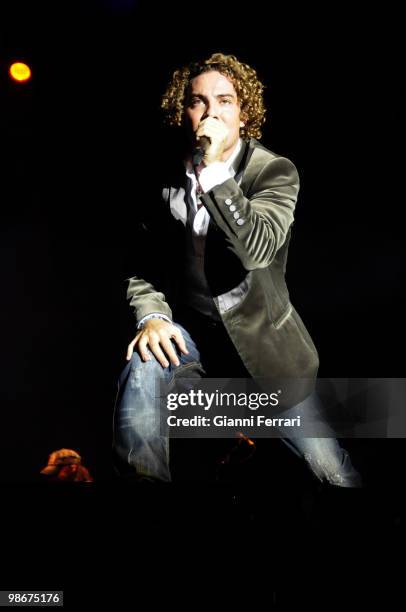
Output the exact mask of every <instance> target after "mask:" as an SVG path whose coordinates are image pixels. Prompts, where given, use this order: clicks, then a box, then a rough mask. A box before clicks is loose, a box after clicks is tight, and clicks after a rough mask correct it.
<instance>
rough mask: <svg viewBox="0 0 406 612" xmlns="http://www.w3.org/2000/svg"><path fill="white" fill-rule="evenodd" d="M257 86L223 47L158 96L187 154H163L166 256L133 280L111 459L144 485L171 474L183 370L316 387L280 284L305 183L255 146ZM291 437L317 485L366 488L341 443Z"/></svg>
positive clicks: (308, 410) (310, 408)
mask: <svg viewBox="0 0 406 612" xmlns="http://www.w3.org/2000/svg"><path fill="white" fill-rule="evenodd" d="M262 92H263V85H262V83H261V82H260V81H259V79H258V77H257V74H256V71H255V70H254V69H253V68H251V67H250V66H248V65H247V64H244V63H241V62H239V61H238V60H237V59H236V58H235V57H234V56H232V55H223V54H221V53H215V54H213V55H212V56H211V57H210V58H209V59H207V60H202V61H199V62H195V63H192V64H190V65H188V66H186V67H184V68H182V69H180V70H177V71H175V72H174V73H173V75H172V79H171V81H170V83H169V85H168V87H167V90H166V92H165V94H164V96H163V99H162V108H163V110H164V112H165V114H166V118H167V120H168V122H169V124H170V125H171V126H174V127H177V128H178V130H179V131H181V133H183V134H185V135H186V137H187V138H186V139H185V140H186V141H187V145H186V149H185V154H184V156H183V159H182V158H179V159H175V160H174V159H172V157H173V156H171V154H170V153H169V155H167V156H166V158H165V159H164V160H163V161H164V165H165V167H164V168H162V169H161V168H157V171H162V174H163V175H164V176H165V177H166V176H167V175H168V176H169V178H168V179H167V180H166V179H165V181H164V184H163V186H162V189H161V190H160V197H159V198H158V199H157V201H151V202H150V201H149V202H148V215H147V217H148V218H147V219H146V221H145V223H143V232H144V234H145V236H144V243H146V244H149V245H150V248H151V249H156V252H157V253H159V256H158V258H154V261H152V257H151V254H150V253H149V252H145V253H144V255H143V261H144V260H145V261H144V263H142V264H141V263H140V265H144V264H145V263H147V264H148V265H147V266H146V268H147V270H148V272H147V274H148V275H149V276H148V277H146V278H145V280H144V279H142V278H140V276H134V277H132V278H130V279H129V285H128V298H129V300H130V304H131V306H133V307H134V309H135V316H136V320H137V333H136V335H135V338H134V339H133V340H132V342H131V343H130V344H129V346H128V352H127V360H128V364H127V366H126V367H125V369H124V371H123V372H122V374H121V377H120V382H119V391H118V396H117V402H116V407H115V416H114V450H115V453H116V454H117V456H118V457H119V459H120V460H121V462H123V463H124V464H126V465H127V467H128V468H129V469H131V470H133V471H134V473H135V474H137V475H138V476H139V477H148V478H151V479H157V480H161V481H169V480H171V474H170V470H169V441H168V438H167V437H166V436H164V435H161V432H160V419H159V415H158V414H157V410H159V404H158V403H157V402H155V394H156V383H157V381H159V380H164V381H166V382H167V383H170V382H171V381H173V379H174V378H176V377H179V378H181V377H182V376H183V375H184V374H185V373H186V370H187V373H188V375H190V373H191V372H193V374H194V375H196V376H200V375H202V374H204V373H206V374H207V375H208V376H209V377H213V378H214V377H221V378H225V377H234V378H237V377H242V378H249V377H252V378H261V377H262V378H268V379H273V378H276V379H291V380H298V379H302V380H308V381H313V386H314V381H315V379H316V375H317V370H318V364H319V362H318V355H317V350H316V348H315V346H314V344H313V342H312V339H311V337H310V335H309V333H308V332H307V330H306V328H305V326H304V324H303V322H302V320H301V318H300V317H299V315H298V313H297V312H296V310H295V308H294V307H293V306H292V304H291V302H290V299H289V293H288V290H287V287H286V283H285V270H286V261H287V254H288V245H289V240H290V234H291V226H292V223H293V220H294V209H295V204H296V200H297V195H298V191H299V178H298V174H297V171H296V168H295V166H294V165H293V164H292V162H290V161H289V160H288V159H286V158H284V157H280V156H278V155H277V154H275V153H273V152H271V151H269V150H267V149H266V148H265V147H263V146H262V145H261V144H260V143H259V142H258V139H259V138H260V137H261V126H262V124H263V122H264V120H265V108H264V102H263V95H262ZM172 166H173V167H172ZM145 238H146V240H145ZM137 272H138V270H137ZM143 276H145V275H143ZM292 415H293V416H295V417H297V416H300V415H302V416H303V418H316V417H317V418H318V419H319V420H320V418H321V408H320V405H319V404H318V402H317V397H316V395H315V394H314V393H312V388H310V387H309V388H308V389H302V391H301V393H299V394H298V396H297V402H295V405H294V406H293V408H292ZM326 427H327V425H326ZM283 440H284V442H285V443H286V444H287V445H288V446H289V447H290V448H291V449H292V450H293V451H294V452H296V454H298V455H300V456H301V457H303V458H304V459H305V460H306V462H307V464H308V465H309V467H310V468H311V470H312V471H313V472H314V474H315V475H316V476H317V477H318V478H319V479H320V480H322V481H327V482H329V483H331V484H333V485H336V486H342V487H356V486H360V477H359V474H358V473H357V472H356V470H355V469H354V467H353V466H352V464H351V461H350V457H349V455H348V453H347V452H346V451H345V450H344V449H342V448H341V447H340V445H339V444H338V442H337V440H336V439H335V438H334V437H332V436H330V437H327V436H323V437H318V438H304V437H302V438H300V437H298V438H291V439H286V438H283Z"/></svg>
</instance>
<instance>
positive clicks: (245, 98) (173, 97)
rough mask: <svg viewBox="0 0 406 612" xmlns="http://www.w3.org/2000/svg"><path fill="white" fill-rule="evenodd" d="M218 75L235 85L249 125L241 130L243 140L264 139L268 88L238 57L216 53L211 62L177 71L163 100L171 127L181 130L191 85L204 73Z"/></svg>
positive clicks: (195, 63)
mask: <svg viewBox="0 0 406 612" xmlns="http://www.w3.org/2000/svg"><path fill="white" fill-rule="evenodd" d="M213 70H215V71H217V72H220V73H221V74H223V75H224V76H227V77H228V78H229V79H230V80H231V82H232V83H233V85H234V89H235V91H236V93H237V97H238V101H239V103H240V107H241V116H242V118H243V120H244V122H245V125H244V127H242V128H241V130H240V135H241V137H242V138H257V139H258V138H261V135H262V134H261V126H262V124H263V123H264V121H265V112H266V110H265V106H264V100H263V93H262V92H263V90H264V85H263V84H262V83H261V81H260V80H259V79H258V77H257V73H256V71H255V70H254V69H253V68H251V67H250V66H248V64H243V63H241V62H239V61H238V60H237V58H236V57H235V56H234V55H224V54H223V53H213V55H212V56H211V57H209V59H207V60H201V61H198V62H192V63H191V64H189V65H188V66H184V67H183V68H181V69H180V70H175V72H174V73H173V75H172V79H171V81H170V83H169V85H168V87H167V89H166V91H165V93H164V95H163V97H162V103H161V108H162V109H163V110H164V113H165V118H166V121H167V123H169V125H172V126H181V125H182V123H183V115H184V109H185V98H186V96H187V91H188V87H189V84H190V81H191V80H192V79H194V78H195V77H197V76H199V74H202V73H203V72H210V71H213Z"/></svg>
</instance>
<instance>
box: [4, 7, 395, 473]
mask: <svg viewBox="0 0 406 612" xmlns="http://www.w3.org/2000/svg"><path fill="white" fill-rule="evenodd" d="M260 6H261V5H260V4H257V5H256V4H255V3H254V4H253V6H252V14H250V15H249V16H248V15H247V14H246V9H245V12H244V11H243V10H242V9H240V8H237V7H234V8H233V7H231V6H230V7H228V8H224V9H221V8H219V7H217V8H216V9H215V10H214V11H213V14H212V11H208V10H207V11H205V10H204V8H203V7H200V9H199V10H196V11H194V10H191V8H190V5H188V4H187V3H177V4H176V5H172V6H167V7H165V6H159V8H157V7H156V6H155V5H151V4H150V3H145V2H144V3H141V2H139V3H137V2H135V1H130V0H127V1H126V2H124V1H123V0H121V1H116V2H114V1H113V0H110V1H108V2H107V1H106V2H76V3H63V2H62V3H61V2H58V3H42V4H41V9H39V8H38V7H37V6H36V7H33V6H32V5H30V4H29V3H13V5H12V8H11V7H8V8H7V5H2V15H1V43H2V52H1V58H0V61H1V74H0V83H1V86H0V90H1V102H2V109H3V110H2V113H1V128H2V137H1V138H2V151H3V154H4V158H3V164H2V167H1V176H2V182H1V184H2V207H1V210H2V217H3V222H2V224H1V249H2V255H1V267H2V273H1V278H2V301H1V316H2V319H3V326H2V329H3V332H2V349H3V350H2V362H1V371H2V381H3V382H2V389H1V390H2V423H3V424H2V428H1V434H0V435H1V449H2V450H1V452H2V454H3V461H2V476H1V477H2V479H6V480H7V479H10V480H12V481H14V480H20V479H22V480H24V479H30V478H31V477H33V476H34V475H36V474H37V473H38V471H39V469H40V468H41V466H42V464H43V463H44V461H45V460H46V458H47V455H48V454H49V452H51V451H52V450H54V449H57V448H60V447H68V448H70V447H72V448H75V449H77V450H79V452H81V453H82V454H83V456H84V457H85V460H86V463H87V464H88V465H89V467H90V469H91V471H92V472H93V473H94V475H95V477H96V478H97V479H104V478H109V477H110V465H111V457H110V437H111V414H112V407H113V403H114V397H115V391H116V379H117V376H118V374H119V372H120V370H121V368H122V366H123V365H124V355H125V349H126V346H127V343H128V341H129V340H130V339H131V337H132V335H133V332H134V321H133V318H132V312H131V311H130V309H129V308H128V306H127V303H126V299H125V291H126V281H125V279H126V278H127V277H129V276H132V275H134V274H135V273H136V270H137V262H136V261H135V260H134V252H135V249H134V244H133V239H134V238H133V236H134V235H133V232H132V229H133V228H134V227H135V223H136V221H137V220H139V217H140V215H141V209H142V208H143V207H147V206H148V198H149V190H148V181H152V182H154V181H155V182H156V178H155V175H153V172H155V171H156V165H157V164H160V163H162V160H163V161H165V156H166V155H168V153H169V150H168V142H167V139H166V138H165V133H164V131H163V130H162V128H161V124H162V116H161V114H160V108H159V105H160V96H161V94H162V92H163V90H164V88H165V86H166V84H167V81H168V78H169V75H170V74H171V72H172V71H173V70H174V69H175V68H177V67H178V66H180V65H183V64H184V63H186V62H187V61H189V60H190V59H196V58H199V57H200V56H206V55H208V54H210V53H212V52H214V51H217V50H221V51H223V52H225V53H234V54H236V55H237V56H238V57H239V58H240V59H241V60H243V61H246V62H247V63H250V64H252V65H253V66H255V67H256V68H257V71H258V74H259V76H260V78H261V79H262V80H263V81H264V82H265V84H266V86H267V88H266V93H265V95H266V103H267V107H268V109H269V111H268V120H267V123H266V124H265V128H264V133H263V139H262V141H263V143H264V144H265V145H266V146H268V148H270V149H272V150H274V151H275V152H277V153H279V154H282V155H285V156H287V157H288V158H290V159H291V160H292V161H293V162H294V163H295V164H296V166H297V168H298V170H299V173H300V177H301V191H300V199H299V202H298V206H297V213H296V224H295V228H294V234H293V240H292V242H291V247H290V259H289V262H288V274H287V278H288V286H289V288H290V292H291V298H292V302H293V303H294V305H295V306H296V308H297V310H298V311H299V313H300V314H301V316H302V318H303V319H304V321H305V322H306V324H307V326H308V328H309V330H310V332H311V334H312V336H313V338H314V340H315V343H316V346H317V347H318V349H319V352H320V359H321V368H320V376H327V377H375V376H379V377H391V376H393V377H395V376H402V375H403V363H404V360H403V359H402V358H400V359H399V351H398V350H397V347H398V346H399V347H400V346H401V334H402V330H401V329H399V326H398V325H397V324H396V321H397V319H398V312H399V310H400V309H401V306H402V303H401V296H400V278H401V264H402V260H401V246H402V241H403V236H402V227H401V224H400V219H398V216H399V204H400V202H399V199H400V187H399V182H397V181H396V180H395V177H396V173H397V172H398V164H399V163H400V162H399V161H398V160H397V159H396V157H395V156H394V150H393V147H392V148H389V147H390V145H389V143H387V142H386V136H387V135H388V134H389V135H391V130H392V129H393V128H392V126H396V113H395V109H394V108H393V104H392V97H391V96H392V89H391V88H392V84H391V83H392V77H393V74H394V73H395V71H396V57H397V55H396V53H397V49H396V45H397V42H396V40H397V39H396V35H395V32H393V30H392V34H393V36H392V38H391V42H390V44H389V45H388V44H387V45H386V47H385V53H383V52H382V46H381V45H380V44H379V40H378V38H377V36H378V32H377V31H376V30H374V29H373V28H371V27H370V26H371V23H375V22H374V21H373V18H374V17H377V16H374V15H369V17H368V18H366V17H363V18H358V19H357V18H355V17H354V16H352V18H351V19H350V18H348V16H346V15H345V14H343V13H339V12H338V13H335V14H334V16H333V15H330V16H327V15H326V16H325V19H324V21H323V20H322V21H320V19H322V17H323V16H322V15H316V13H315V14H314V15H313V14H312V13H311V12H310V13H309V12H308V11H307V12H306V13H305V12H303V14H301V13H300V12H299V13H295V14H294V15H292V14H289V11H286V12H283V11H282V10H280V9H277V8H276V5H272V4H271V5H270V6H269V7H268V12H266V13H264V12H263V9H260ZM188 11H189V13H188ZM188 15H189V17H188ZM261 15H262V18H261ZM265 16H266V18H265ZM316 17H317V19H318V21H317V20H316ZM188 18H189V19H190V22H188ZM199 20H201V24H202V25H201V27H199V25H198V24H199ZM368 20H369V21H368ZM305 23H306V26H305V25H304V24H305ZM368 23H369V24H370V25H369V26H368ZM389 25H390V27H391V28H392V27H393V24H392V23H390V24H389V23H386V22H385V19H384V18H383V17H382V19H381V23H380V33H381V34H382V33H383V32H384V31H385V29H386V30H389ZM367 26H368V27H367ZM15 60H21V61H26V62H27V63H28V64H29V65H30V66H31V68H32V72H33V76H32V80H31V81H30V82H28V83H26V84H18V83H15V82H13V81H11V79H10V78H9V77H8V74H7V70H8V67H9V65H10V63H11V62H12V61H15ZM140 184H141V185H142V188H141V189H140ZM146 257H156V258H158V259H159V260H168V258H169V257H170V254H169V253H161V252H160V251H159V245H158V246H153V245H148V247H147V249H146ZM402 352H403V351H400V355H402ZM378 446H379V444H378V443H376V448H378ZM395 446H396V444H395V442H394V441H391V442H387V443H385V454H387V453H388V452H391V449H392V448H394V447H395ZM373 448H374V446H373V443H372V442H368V449H369V451H371V450H372V449H373Z"/></svg>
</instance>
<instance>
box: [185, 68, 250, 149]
mask: <svg viewBox="0 0 406 612" xmlns="http://www.w3.org/2000/svg"><path fill="white" fill-rule="evenodd" d="M240 113H241V109H240V104H239V101H238V99H237V93H236V91H235V89H234V85H233V84H232V82H231V81H230V80H229V79H228V78H227V77H226V76H224V75H223V74H221V73H220V72H216V71H212V72H204V73H203V74H200V75H199V76H197V77H195V78H194V79H192V80H191V82H190V85H189V90H188V92H187V94H186V106H185V125H186V129H187V131H188V135H189V138H190V141H191V143H192V146H194V145H195V144H196V139H195V133H196V130H197V128H198V127H199V124H200V122H201V121H203V120H204V119H206V118H207V117H213V118H214V119H217V120H218V121H222V122H223V124H224V125H225V126H226V127H227V128H228V136H227V141H226V145H225V148H224V153H223V158H222V160H223V161H225V160H226V159H227V158H228V157H229V156H230V155H231V153H232V151H233V149H234V147H235V145H236V144H237V142H238V139H239V137H240V127H242V126H243V125H244V124H243V122H242V120H241V117H240Z"/></svg>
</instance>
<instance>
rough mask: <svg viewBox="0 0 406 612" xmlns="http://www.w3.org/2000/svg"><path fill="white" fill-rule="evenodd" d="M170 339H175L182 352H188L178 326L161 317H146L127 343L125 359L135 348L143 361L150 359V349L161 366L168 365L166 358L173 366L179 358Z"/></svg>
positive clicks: (177, 362)
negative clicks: (139, 328)
mask: <svg viewBox="0 0 406 612" xmlns="http://www.w3.org/2000/svg"><path fill="white" fill-rule="evenodd" d="M171 339H173V340H175V342H176V344H177V345H178V347H179V349H180V350H181V351H182V353H184V354H185V355H187V354H188V352H189V351H188V350H187V348H186V344H185V341H184V339H183V335H182V332H181V331H180V329H179V328H178V327H176V326H175V325H173V324H172V323H168V321H163V320H162V319H148V321H146V322H145V325H144V327H143V328H142V329H141V330H140V331H139V332H138V334H137V335H136V336H135V338H134V340H133V341H132V342H130V344H129V345H128V349H127V361H129V360H130V359H131V357H132V354H133V352H134V348H135V349H136V350H137V351H138V353H139V355H140V357H141V359H142V360H143V361H149V360H150V359H151V355H150V353H149V350H150V351H151V352H152V353H153V354H154V355H155V357H156V359H157V361H159V363H160V364H161V366H162V367H163V368H167V367H168V366H169V361H168V358H169V359H170V361H171V363H172V364H173V365H174V366H178V365H179V359H178V356H177V354H176V352H175V349H174V347H173V344H172V342H171ZM148 349H149V350H148Z"/></svg>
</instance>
